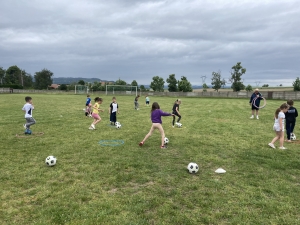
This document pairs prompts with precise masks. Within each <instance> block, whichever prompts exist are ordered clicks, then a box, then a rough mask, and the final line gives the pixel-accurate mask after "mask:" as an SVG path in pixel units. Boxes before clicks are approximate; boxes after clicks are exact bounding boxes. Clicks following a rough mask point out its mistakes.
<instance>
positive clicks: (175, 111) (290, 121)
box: [22, 95, 298, 149]
mask: <svg viewBox="0 0 300 225" xmlns="http://www.w3.org/2000/svg"><path fill="white" fill-rule="evenodd" d="M139 97H140V96H139V95H138V96H137V98H135V106H138V105H136V101H138V98H139ZM25 102H26V103H25V105H24V106H23V108H22V110H23V111H24V113H25V119H26V123H25V124H24V125H23V126H24V128H25V134H31V130H30V126H32V125H34V124H35V123H36V121H35V119H34V118H33V116H32V111H33V109H34V105H33V102H32V98H31V97H30V96H27V97H25ZM102 103H103V99H102V98H100V97H96V98H95V103H94V105H92V104H91V98H90V95H88V96H87V100H86V113H85V115H86V116H90V117H93V118H94V121H93V122H92V124H91V125H90V127H89V129H90V130H94V129H96V127H95V125H96V124H97V123H99V122H100V121H101V117H100V115H99V112H104V110H103V109H100V105H101V104H102ZM149 103H150V99H149V97H148V96H146V105H149ZM180 104H181V100H180V99H177V100H176V101H175V102H174V104H173V108H172V113H166V112H163V111H162V110H161V109H160V106H159V104H158V103H157V102H154V103H153V104H152V108H151V121H152V126H151V128H150V131H149V132H148V133H147V135H146V136H145V138H144V139H143V140H142V141H141V142H140V143H139V145H140V146H143V145H144V143H145V141H146V140H147V139H148V138H149V137H150V136H151V135H152V133H153V131H154V130H155V129H158V130H159V132H160V134H161V146H160V147H161V148H166V146H165V144H164V138H165V133H164V129H163V127H162V120H161V117H162V116H173V121H172V126H173V127H174V125H175V124H178V123H179V121H180V120H181V114H180V112H179V106H180ZM136 109H137V108H136ZM108 112H109V114H110V122H111V125H115V123H116V121H117V113H118V114H119V106H118V103H117V99H116V97H113V98H112V102H111V103H110V105H109V109H108ZM176 116H177V117H178V119H177V122H176V123H175V119H176ZM257 116H258V114H257ZM296 117H298V111H297V109H296V108H295V107H294V101H293V100H288V101H287V103H283V104H282V105H281V106H280V107H279V108H278V109H276V111H275V117H274V125H273V130H274V131H275V133H276V136H275V137H274V138H273V140H272V141H271V142H270V143H269V144H268V145H269V146H270V147H272V148H276V147H275V145H274V143H275V142H276V141H277V140H279V145H280V146H279V149H286V148H285V147H284V146H283V143H284V123H285V127H286V134H287V139H286V141H287V142H291V136H292V135H293V131H294V127H295V124H296ZM285 121H286V122H285Z"/></svg>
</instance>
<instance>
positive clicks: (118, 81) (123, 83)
mask: <svg viewBox="0 0 300 225" xmlns="http://www.w3.org/2000/svg"><path fill="white" fill-rule="evenodd" d="M126 84H127V83H126V81H124V80H121V79H120V78H119V80H117V81H116V82H115V85H126Z"/></svg>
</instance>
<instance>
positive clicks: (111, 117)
mask: <svg viewBox="0 0 300 225" xmlns="http://www.w3.org/2000/svg"><path fill="white" fill-rule="evenodd" d="M110 122H111V123H115V122H117V112H112V113H111V114H110Z"/></svg>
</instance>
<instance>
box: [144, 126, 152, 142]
mask: <svg viewBox="0 0 300 225" xmlns="http://www.w3.org/2000/svg"><path fill="white" fill-rule="evenodd" d="M154 129H155V127H154V124H152V126H151V128H150V131H149V132H148V134H146V136H145V137H144V139H143V141H142V142H145V141H146V140H147V139H148V138H149V137H150V136H151V135H152V133H153V131H154Z"/></svg>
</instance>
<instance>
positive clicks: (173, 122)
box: [172, 115, 175, 126]
mask: <svg viewBox="0 0 300 225" xmlns="http://www.w3.org/2000/svg"><path fill="white" fill-rule="evenodd" d="M174 124H175V115H174V116H173V121H172V125H173V126H174Z"/></svg>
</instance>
